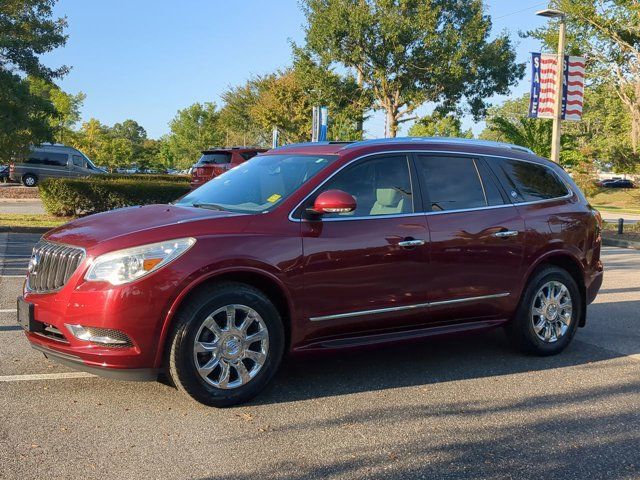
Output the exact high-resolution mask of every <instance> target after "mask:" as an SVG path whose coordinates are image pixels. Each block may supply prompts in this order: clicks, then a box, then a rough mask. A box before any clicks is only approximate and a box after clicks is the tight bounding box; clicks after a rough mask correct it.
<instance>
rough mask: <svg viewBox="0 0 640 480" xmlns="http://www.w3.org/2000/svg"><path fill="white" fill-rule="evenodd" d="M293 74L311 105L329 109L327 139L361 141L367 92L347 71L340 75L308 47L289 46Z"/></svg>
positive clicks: (368, 98) (367, 106) (368, 100)
mask: <svg viewBox="0 0 640 480" xmlns="http://www.w3.org/2000/svg"><path fill="white" fill-rule="evenodd" d="M293 59H294V60H293V68H292V71H293V74H294V75H295V78H296V79H297V81H298V83H299V84H300V87H301V88H302V90H303V91H304V92H305V95H306V96H308V98H309V103H310V104H311V105H317V106H326V107H327V108H328V109H329V125H328V132H327V138H329V139H332V140H362V137H363V133H364V132H363V128H362V125H363V122H364V120H365V119H366V115H365V112H366V111H367V110H369V109H370V108H371V107H372V105H373V98H372V96H371V92H370V91H369V90H366V89H364V88H362V86H361V85H359V84H358V80H357V79H356V78H355V77H354V76H353V75H350V74H347V75H340V74H338V73H336V72H335V69H334V68H332V67H331V65H330V64H329V63H328V62H327V61H326V60H323V59H322V58H320V57H319V56H317V55H314V54H313V53H312V52H310V51H309V50H308V49H303V48H300V47H298V46H296V45H295V44H294V45H293Z"/></svg>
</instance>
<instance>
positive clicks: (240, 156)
mask: <svg viewBox="0 0 640 480" xmlns="http://www.w3.org/2000/svg"><path fill="white" fill-rule="evenodd" d="M265 151H266V149H264V148H253V147H232V148H212V149H209V150H204V151H203V152H202V156H201V157H200V160H198V163H196V164H195V165H194V166H193V170H192V171H191V188H192V189H194V188H198V187H200V186H201V185H204V184H205V183H207V182H208V181H209V180H211V179H212V178H215V177H217V176H218V175H221V174H222V173H224V172H226V171H227V170H231V169H232V168H233V167H235V166H236V165H240V164H241V163H243V162H246V161H247V160H249V159H250V158H253V157H255V156H256V155H257V154H258V153H261V152H265Z"/></svg>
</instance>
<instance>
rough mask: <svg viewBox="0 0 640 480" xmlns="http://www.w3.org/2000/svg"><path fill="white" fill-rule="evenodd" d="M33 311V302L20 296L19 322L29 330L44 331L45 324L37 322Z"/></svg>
mask: <svg viewBox="0 0 640 480" xmlns="http://www.w3.org/2000/svg"><path fill="white" fill-rule="evenodd" d="M33 312H34V308H33V303H29V302H27V301H26V300H25V299H24V298H22V297H18V324H19V325H20V326H21V327H22V328H24V329H25V330H26V331H27V332H42V331H43V330H44V325H43V324H42V323H40V322H36V320H35V318H34V314H33Z"/></svg>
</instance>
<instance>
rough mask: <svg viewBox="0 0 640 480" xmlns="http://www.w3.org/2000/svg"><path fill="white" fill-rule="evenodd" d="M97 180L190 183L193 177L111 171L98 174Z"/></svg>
mask: <svg viewBox="0 0 640 480" xmlns="http://www.w3.org/2000/svg"><path fill="white" fill-rule="evenodd" d="M95 179H96V180H98V181H106V182H113V181H120V180H127V181H128V180H134V181H136V182H175V183H184V184H188V183H189V182H191V177H189V176H187V175H165V174H162V173H158V174H135V175H126V174H119V173H111V174H109V175H101V176H96V177H95Z"/></svg>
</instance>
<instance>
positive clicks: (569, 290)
mask: <svg viewBox="0 0 640 480" xmlns="http://www.w3.org/2000/svg"><path fill="white" fill-rule="evenodd" d="M583 308H584V302H583V299H582V296H581V295H580V291H579V289H578V286H577V285H576V282H575V280H574V279H573V277H571V275H569V273H568V272H567V271H566V270H563V269H561V268H558V267H553V266H549V267H545V268H543V269H541V270H539V271H538V272H537V273H535V274H534V275H533V277H532V278H531V279H530V280H529V283H528V284H527V287H526V288H525V291H524V294H523V296H522V299H521V301H520V305H519V306H518V311H517V312H516V315H515V318H513V319H512V321H511V322H510V324H509V325H508V326H507V333H508V334H509V336H510V338H511V340H512V341H513V343H514V344H515V345H516V346H517V347H518V348H519V349H521V350H523V351H525V352H527V353H533V354H535V355H541V356H546V355H555V354H557V353H560V352H561V351H562V350H564V349H565V348H566V347H567V345H569V343H570V342H571V339H572V338H573V336H574V335H575V333H576V329H577V328H578V321H579V319H580V316H581V315H582V309H583Z"/></svg>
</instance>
